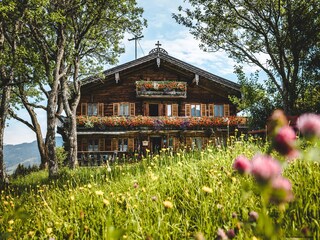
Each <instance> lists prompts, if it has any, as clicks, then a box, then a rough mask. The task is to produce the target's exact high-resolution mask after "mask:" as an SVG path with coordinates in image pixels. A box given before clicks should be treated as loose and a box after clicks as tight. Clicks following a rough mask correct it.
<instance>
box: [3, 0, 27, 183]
mask: <svg viewBox="0 0 320 240" xmlns="http://www.w3.org/2000/svg"><path fill="white" fill-rule="evenodd" d="M24 14H25V8H23V7H19V6H18V5H17V4H16V3H15V1H10V0H7V1H1V2H0V86H1V90H0V98H1V99H0V101H1V102H0V183H2V182H3V181H4V180H5V169H4V159H3V137H4V129H5V126H6V119H7V116H8V110H9V102H10V98H11V92H12V87H13V86H14V84H15V83H16V81H17V79H16V75H17V74H18V72H22V71H25V70H26V69H25V68H24V65H23V62H22V61H21V59H22V58H23V56H24V55H25V54H26V52H25V51H24V49H23V47H21V38H20V37H22V34H23V27H22V19H23V18H24Z"/></svg>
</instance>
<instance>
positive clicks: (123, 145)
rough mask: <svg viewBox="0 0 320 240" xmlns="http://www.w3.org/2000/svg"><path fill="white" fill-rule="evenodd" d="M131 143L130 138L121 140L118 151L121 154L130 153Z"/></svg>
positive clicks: (119, 140)
mask: <svg viewBox="0 0 320 240" xmlns="http://www.w3.org/2000/svg"><path fill="white" fill-rule="evenodd" d="M128 147H129V141H128V138H119V139H118V151H119V152H128Z"/></svg>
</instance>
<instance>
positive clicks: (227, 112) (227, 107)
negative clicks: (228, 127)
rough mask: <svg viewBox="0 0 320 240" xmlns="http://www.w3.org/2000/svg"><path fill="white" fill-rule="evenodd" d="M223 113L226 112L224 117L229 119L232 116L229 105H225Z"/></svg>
mask: <svg viewBox="0 0 320 240" xmlns="http://www.w3.org/2000/svg"><path fill="white" fill-rule="evenodd" d="M223 111H224V116H225V117H229V116H230V107H229V104H224V105H223Z"/></svg>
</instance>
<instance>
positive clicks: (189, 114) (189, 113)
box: [185, 104, 191, 117]
mask: <svg viewBox="0 0 320 240" xmlns="http://www.w3.org/2000/svg"><path fill="white" fill-rule="evenodd" d="M185 114H186V117H190V116H191V105H190V104H185Z"/></svg>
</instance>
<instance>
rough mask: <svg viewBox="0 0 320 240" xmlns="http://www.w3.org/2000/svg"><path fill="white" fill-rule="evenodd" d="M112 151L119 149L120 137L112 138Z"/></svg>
mask: <svg viewBox="0 0 320 240" xmlns="http://www.w3.org/2000/svg"><path fill="white" fill-rule="evenodd" d="M111 151H118V139H117V138H112V140H111Z"/></svg>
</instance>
